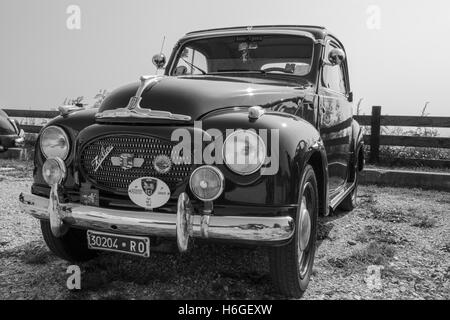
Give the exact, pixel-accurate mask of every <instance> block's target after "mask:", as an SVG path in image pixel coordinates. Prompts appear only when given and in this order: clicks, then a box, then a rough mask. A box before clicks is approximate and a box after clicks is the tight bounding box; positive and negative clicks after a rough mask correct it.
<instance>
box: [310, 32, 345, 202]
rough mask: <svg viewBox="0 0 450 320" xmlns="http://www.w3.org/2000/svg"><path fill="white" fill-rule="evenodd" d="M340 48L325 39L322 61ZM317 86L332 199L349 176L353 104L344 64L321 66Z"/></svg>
mask: <svg viewBox="0 0 450 320" xmlns="http://www.w3.org/2000/svg"><path fill="white" fill-rule="evenodd" d="M333 48H339V49H342V48H341V47H340V45H339V44H338V42H337V41H335V40H333V39H328V41H327V42H326V47H325V51H324V59H326V60H325V61H328V54H329V52H330V50H332V49H333ZM320 78H321V79H320V85H319V90H318V92H319V112H320V120H319V121H320V124H319V129H320V134H321V137H322V140H323V142H324V145H325V149H326V151H327V158H328V173H329V188H330V193H331V197H333V195H336V194H337V193H338V192H339V191H341V190H342V189H341V188H342V187H344V185H345V183H346V180H347V175H348V169H349V168H348V163H349V157H350V142H351V139H350V137H351V125H352V103H351V102H350V101H349V100H350V99H349V84H348V72H347V63H346V61H344V62H343V63H341V64H340V65H327V64H323V66H322V70H321V75H320Z"/></svg>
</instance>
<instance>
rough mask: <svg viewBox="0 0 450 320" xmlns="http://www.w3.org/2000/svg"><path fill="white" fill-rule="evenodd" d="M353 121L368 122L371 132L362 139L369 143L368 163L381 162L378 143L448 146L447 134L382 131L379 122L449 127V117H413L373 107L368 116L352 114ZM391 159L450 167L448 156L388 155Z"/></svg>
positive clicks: (409, 145)
mask: <svg viewBox="0 0 450 320" xmlns="http://www.w3.org/2000/svg"><path fill="white" fill-rule="evenodd" d="M354 118H355V119H356V121H358V122H359V124H361V125H363V126H370V135H365V136H364V142H365V144H366V145H369V146H370V155H369V162H370V163H379V162H380V146H381V145H384V146H402V147H424V148H443V149H450V138H448V137H421V136H397V135H382V134H381V128H382V126H393V127H427V128H450V117H428V116H422V117H413V116H382V115H381V107H380V106H374V107H372V115H370V116H354ZM390 160H391V162H395V161H396V160H398V161H399V162H404V163H410V164H418V163H421V164H422V165H425V166H437V167H442V166H445V167H450V159H444V160H440V159H400V158H397V159H390Z"/></svg>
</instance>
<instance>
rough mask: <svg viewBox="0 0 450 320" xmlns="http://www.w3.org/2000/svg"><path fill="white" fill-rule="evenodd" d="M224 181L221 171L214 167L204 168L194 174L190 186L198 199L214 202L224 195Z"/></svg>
mask: <svg viewBox="0 0 450 320" xmlns="http://www.w3.org/2000/svg"><path fill="white" fill-rule="evenodd" d="M224 180H225V179H224V177H223V174H222V172H220V170H219V169H217V168H215V167H212V166H202V167H199V168H197V169H195V170H194V172H192V174H191V178H190V180H189V185H190V187H191V190H192V193H194V195H195V196H196V197H197V198H199V199H200V200H202V201H212V200H215V199H217V198H218V197H219V196H220V195H221V194H222V192H223V189H224Z"/></svg>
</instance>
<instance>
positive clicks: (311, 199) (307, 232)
mask: <svg viewBox="0 0 450 320" xmlns="http://www.w3.org/2000/svg"><path fill="white" fill-rule="evenodd" d="M315 196H316V194H315V192H314V188H313V185H312V184H311V183H310V182H308V183H306V184H305V186H304V187H303V191H302V194H301V202H300V208H299V214H298V218H299V222H298V226H299V227H298V266H299V271H300V272H299V276H300V279H304V278H305V277H306V275H307V273H308V267H309V264H310V262H311V259H312V254H313V252H314V250H312V249H313V248H312V246H311V244H313V243H314V241H312V240H313V239H312V236H313V234H312V230H313V223H314V222H313V221H312V219H311V214H312V213H314V212H315V210H316V209H317V208H315V206H316V204H315Z"/></svg>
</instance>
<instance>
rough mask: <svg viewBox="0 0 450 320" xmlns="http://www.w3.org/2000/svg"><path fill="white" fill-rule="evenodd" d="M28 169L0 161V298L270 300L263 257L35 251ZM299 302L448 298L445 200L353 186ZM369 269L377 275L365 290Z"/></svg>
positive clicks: (215, 251) (449, 199) (247, 253)
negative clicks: (348, 207) (23, 196)
mask: <svg viewBox="0 0 450 320" xmlns="http://www.w3.org/2000/svg"><path fill="white" fill-rule="evenodd" d="M31 170H32V168H31V165H30V164H28V163H17V162H11V161H4V160H0V299H238V298H239V299H279V298H283V297H281V296H279V295H278V294H277V293H275V292H274V290H273V288H272V286H271V282H270V277H269V274H268V260H267V258H266V252H265V249H262V248H260V249H251V248H237V247H230V246H222V245H217V244H205V243H198V242H197V243H196V244H195V247H194V248H193V250H192V251H191V252H190V253H189V254H186V255H179V254H163V253H153V254H152V256H151V258H150V259H147V260H145V259H139V258H134V257H128V256H125V255H120V254H109V253H106V254H103V253H102V254H101V255H100V256H99V257H98V258H96V259H94V260H92V261H90V262H88V263H84V264H82V265H80V267H81V270H82V278H81V286H82V289H81V290H80V291H75V292H74V291H69V290H68V289H67V287H66V280H67V277H68V275H67V274H66V269H67V267H68V266H69V263H67V262H65V261H62V260H60V259H58V258H56V257H55V256H53V255H52V254H51V253H50V252H49V251H48V249H47V247H46V246H45V244H44V242H43V240H42V237H41V234H40V229H39V224H38V222H37V221H36V220H35V219H33V218H31V217H29V216H27V215H25V214H24V213H22V212H21V211H20V210H19V208H18V205H17V199H18V196H19V194H20V192H21V191H24V190H29V188H30V186H31ZM318 237H319V244H318V250H317V253H316V262H315V267H314V272H313V277H312V279H311V282H310V286H309V288H308V291H307V292H306V294H305V296H304V298H306V299H450V194H449V193H444V192H435V191H422V190H419V189H397V188H379V187H375V186H363V187H361V188H360V193H359V207H358V208H357V209H355V210H354V211H352V212H350V213H344V212H338V213H336V214H335V215H333V216H331V217H328V218H321V219H320V228H319V234H318ZM371 266H377V267H375V268H381V269H380V270H381V280H380V283H379V284H380V286H376V285H375V286H373V285H370V284H373V282H372V281H371V279H372V276H371V275H370V272H369V271H368V270H370V269H371V268H374V267H371Z"/></svg>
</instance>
